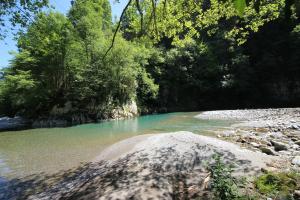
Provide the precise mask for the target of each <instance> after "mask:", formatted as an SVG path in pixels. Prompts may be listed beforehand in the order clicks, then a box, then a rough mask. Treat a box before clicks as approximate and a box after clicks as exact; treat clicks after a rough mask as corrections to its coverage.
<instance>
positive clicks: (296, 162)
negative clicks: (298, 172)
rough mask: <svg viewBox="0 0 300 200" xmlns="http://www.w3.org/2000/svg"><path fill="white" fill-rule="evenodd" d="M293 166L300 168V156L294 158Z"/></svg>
mask: <svg viewBox="0 0 300 200" xmlns="http://www.w3.org/2000/svg"><path fill="white" fill-rule="evenodd" d="M292 164H294V165H297V166H300V156H296V157H294V159H293V160H292Z"/></svg>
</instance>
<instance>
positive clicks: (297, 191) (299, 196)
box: [294, 190, 300, 199]
mask: <svg viewBox="0 0 300 200" xmlns="http://www.w3.org/2000/svg"><path fill="white" fill-rule="evenodd" d="M294 198H295V199H299V198H300V190H295V191H294Z"/></svg>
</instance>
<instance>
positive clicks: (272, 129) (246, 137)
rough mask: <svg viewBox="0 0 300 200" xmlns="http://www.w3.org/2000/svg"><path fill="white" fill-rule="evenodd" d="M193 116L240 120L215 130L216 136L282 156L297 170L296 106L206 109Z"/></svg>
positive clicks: (299, 124)
mask: <svg viewBox="0 0 300 200" xmlns="http://www.w3.org/2000/svg"><path fill="white" fill-rule="evenodd" d="M196 118H199V119H211V120H218V119H226V120H228V119H230V120H237V121H239V123H236V124H234V125H232V126H231V127H229V128H227V129H223V130H219V131H216V132H215V133H216V135H217V137H218V138H220V139H223V140H227V141H231V142H234V143H236V144H239V145H240V146H242V147H247V148H248V149H251V150H253V151H258V152H263V153H265V154H268V155H274V156H277V157H280V158H284V159H286V160H287V161H288V162H289V163H290V164H291V168H292V169H295V170H299V167H300V109H299V108H282V109H256V110H226V111H208V112H203V113H201V114H199V115H198V116H196Z"/></svg>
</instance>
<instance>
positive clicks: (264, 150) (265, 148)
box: [260, 147, 275, 155]
mask: <svg viewBox="0 0 300 200" xmlns="http://www.w3.org/2000/svg"><path fill="white" fill-rule="evenodd" d="M260 150H261V152H263V153H265V154H267V155H275V152H274V151H273V150H272V149H270V148H267V147H261V148H260Z"/></svg>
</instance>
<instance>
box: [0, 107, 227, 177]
mask: <svg viewBox="0 0 300 200" xmlns="http://www.w3.org/2000/svg"><path fill="white" fill-rule="evenodd" d="M197 114H199V113H196V112H191V113H170V114H158V115H148V116H142V117H138V118H134V119H127V120H117V121H107V122H102V123H97V124H84V125H79V126H73V127H67V128H45V129H30V130H24V131H10V132H1V133H0V178H1V177H4V178H6V179H10V178H21V177H23V176H27V175H31V174H39V173H42V172H44V173H56V172H59V171H61V170H67V169H70V168H73V167H77V166H79V165H80V164H81V163H85V162H88V161H91V160H93V159H94V158H95V157H96V156H97V155H99V153H101V151H103V150H104V149H105V148H106V147H108V146H109V145H111V144H113V143H116V142H118V141H120V140H123V139H126V138H129V137H132V136H136V135H141V134H155V133H166V132H174V131H191V132H193V133H196V134H204V135H207V134H210V133H211V130H213V129H218V128H222V127H227V126H229V125H230V124H231V122H229V121H220V120H219V121H218V120H200V119H197V118H195V117H194V116H195V115H197Z"/></svg>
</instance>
